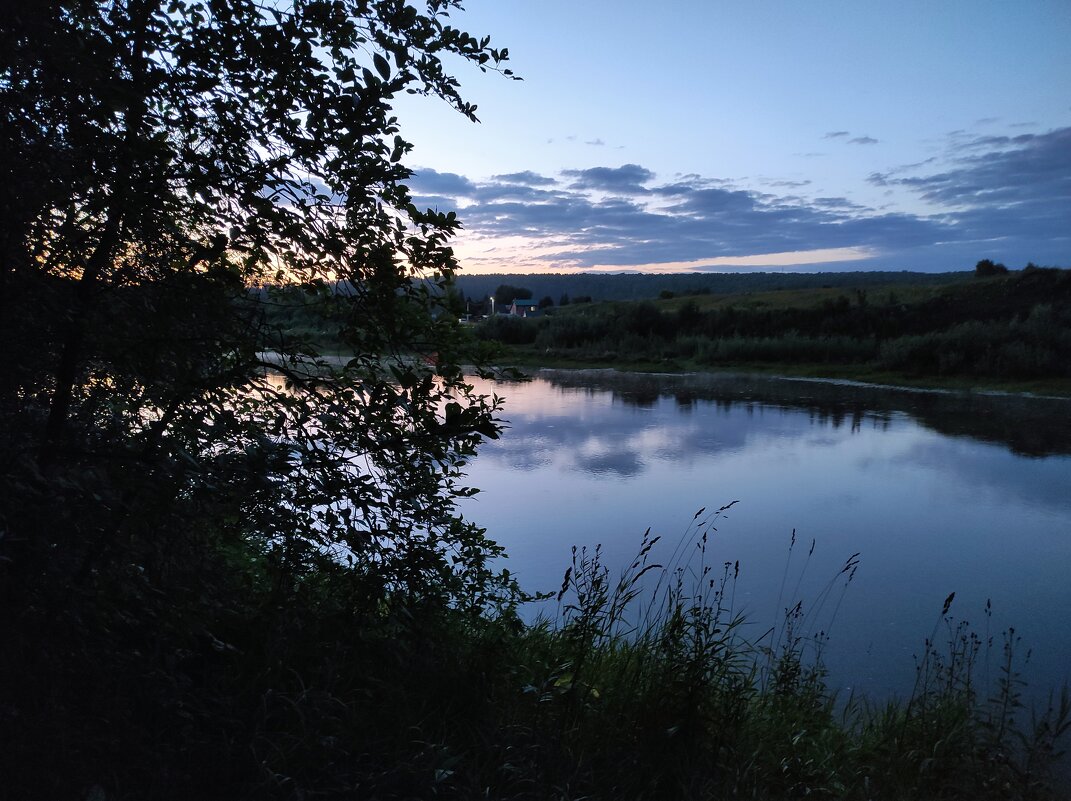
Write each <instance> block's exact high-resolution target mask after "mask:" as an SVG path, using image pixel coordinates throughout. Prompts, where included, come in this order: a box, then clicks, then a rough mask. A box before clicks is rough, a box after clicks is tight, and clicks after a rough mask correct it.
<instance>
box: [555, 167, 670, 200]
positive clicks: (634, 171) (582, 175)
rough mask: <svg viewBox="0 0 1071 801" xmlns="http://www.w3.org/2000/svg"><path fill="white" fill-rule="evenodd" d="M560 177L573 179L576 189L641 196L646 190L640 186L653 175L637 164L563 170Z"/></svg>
mask: <svg viewBox="0 0 1071 801" xmlns="http://www.w3.org/2000/svg"><path fill="white" fill-rule="evenodd" d="M562 175H568V176H569V177H571V178H574V179H575V180H574V181H573V186H574V187H575V188H577V189H601V190H604V191H607V192H630V193H636V194H642V193H643V192H646V191H647V190H646V189H644V188H643V187H642V186H641V184H643V183H645V182H646V181H650V180H651V179H652V178H654V177H655V176H654V173H653V172H651V171H650V170H648V169H645V168H644V167H641V166H640V165H639V164H624V165H622V166H620V167H591V168H589V169H586V170H563V171H562Z"/></svg>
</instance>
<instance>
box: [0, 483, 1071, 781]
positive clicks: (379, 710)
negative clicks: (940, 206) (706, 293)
mask: <svg viewBox="0 0 1071 801" xmlns="http://www.w3.org/2000/svg"><path fill="white" fill-rule="evenodd" d="M731 506H732V504H729V505H727V506H725V507H722V508H720V509H714V510H712V511H707V510H700V511H699V512H698V513H697V514H696V515H695V516H694V517H693V519H692V520H691V522H690V524H689V525H688V526H687V529H686V531H685V532H684V533H683V534H682V535H681V537H680V538H679V539H678V541H677V542H675V543H664V542H661V541H660V540H659V539H658V537H656V536H654V535H652V534H651V533H650V532H647V534H646V535H645V536H644V537H643V538H642V540H641V543H640V547H639V548H638V551H637V555H636V557H635V558H634V559H633V560H631V561H630V562H629V563H628V565H627V566H626V568H625V569H624V570H623V571H622V572H621V573H620V574H619V575H615V574H614V573H613V572H612V571H611V570H610V568H609V567H608V565H607V564H606V563H605V561H604V559H603V554H602V551H601V549H600V548H598V547H595V548H592V549H584V548H578V549H576V550H575V551H574V552H573V555H572V560H571V564H570V565H569V567H568V570H567V571H566V573H565V576H564V579H563V582H562V584H561V586H560V588H559V591H558V592H557V593H556V594H554V595H552V596H549V597H547V598H546V599H545V601H546V602H548V603H552V604H555V605H556V606H555V607H554V612H553V613H552V614H549V615H548V616H547V617H545V618H543V619H541V620H539V621H538V622H536V623H534V624H528V625H526V624H524V623H522V622H521V620H520V619H519V618H518V617H517V615H516V614H514V611H513V610H512V609H510V608H509V607H508V606H507V607H504V608H501V609H499V610H498V613H497V614H495V615H491V616H475V615H473V614H471V613H470V612H469V611H467V610H462V609H452V608H445V609H444V608H442V607H441V606H437V605H434V604H431V605H422V604H419V603H414V602H412V600H411V599H404V598H398V599H391V602H390V603H384V604H381V605H379V606H377V607H376V608H375V609H374V610H373V611H369V609H368V607H367V605H366V604H363V603H362V602H361V600H360V598H359V597H355V596H354V594H353V593H354V592H355V590H356V589H358V588H355V587H354V585H353V584H352V583H351V581H350V579H349V578H348V576H347V574H346V573H345V571H342V570H338V571H331V570H330V569H326V568H325V570H324V572H322V573H321V574H320V575H318V576H317V577H315V581H314V582H313V581H310V582H309V583H308V584H307V585H306V586H304V587H303V589H302V591H301V592H299V593H296V594H295V595H294V600H293V603H292V604H291V605H289V606H285V607H279V606H272V605H268V604H264V603H262V602H261V601H259V600H257V596H256V595H255V592H256V589H257V588H256V587H252V586H251V587H249V588H248V599H247V600H246V601H244V602H242V603H229V604H228V605H227V606H226V607H225V608H221V612H220V619H219V621H217V622H216V623H215V624H213V627H212V632H213V636H212V637H211V638H209V637H208V635H207V630H206V632H205V636H204V637H201V636H185V637H176V636H173V635H172V634H170V633H169V631H170V630H169V629H167V628H166V627H163V628H161V627H158V626H156V627H153V628H152V631H151V634H152V636H153V637H155V638H156V639H153V640H146V638H147V637H148V636H149V634H150V632H148V631H146V632H143V633H142V632H134V631H132V632H127V633H126V634H124V636H125V637H127V638H129V639H130V642H134V643H141V642H142V641H143V640H145V641H148V642H151V643H154V645H153V648H152V649H146V648H144V647H142V646H140V645H139V646H138V647H136V648H133V647H130V646H129V644H128V645H127V647H125V648H124V646H123V643H125V642H126V640H125V639H123V638H122V637H119V634H123V632H118V633H116V634H114V635H112V636H111V637H110V638H102V636H101V635H99V633H98V634H95V635H94V636H92V637H85V638H83V639H81V640H78V639H77V637H78V631H76V630H74V629H72V630H71V632H70V633H71V640H72V642H74V641H77V643H78V646H77V648H76V649H75V650H74V651H72V653H73V654H75V655H77V656H78V657H79V658H78V659H77V660H66V659H65V660H64V661H63V663H62V664H59V663H57V662H56V661H55V660H54V659H52V658H51V657H50V655H49V652H48V650H47V649H44V648H41V647H36V646H35V643H36V641H34V640H33V639H32V636H31V635H32V631H30V630H27V631H26V632H24V634H23V636H22V638H21V639H20V640H18V641H12V642H11V643H9V645H11V646H12V647H21V648H24V649H26V650H25V653H24V654H23V655H22V656H20V657H19V659H20V661H21V662H22V663H24V664H33V665H35V666H37V669H35V670H34V671H27V672H26V673H25V674H24V675H23V676H22V677H21V679H20V682H21V684H20V688H21V691H22V692H23V693H24V694H25V695H26V696H27V698H29V699H30V701H28V702H27V704H26V705H25V707H24V708H25V709H27V710H33V713H34V714H32V715H26V716H24V717H21V718H19V719H18V720H17V721H16V720H15V719H14V718H12V716H11V713H10V712H9V710H6V709H0V722H3V723H4V725H5V730H6V731H14V729H15V726H16V723H17V727H18V731H19V736H18V737H17V738H16V737H11V738H9V739H7V740H6V741H5V747H4V749H3V750H2V751H0V777H2V779H3V781H2V782H0V798H5V799H6V798H19V799H30V800H32V799H45V798H49V799H51V798H73V799H85V798H93V799H97V801H111V800H113V799H114V800H117V801H118V800H123V799H176V800H177V799H186V798H204V799H217V798H218V799H243V798H257V799H285V800H286V801H291V800H294V799H351V798H370V799H371V798H375V799H424V798H447V799H476V798H482V799H502V800H503V801H506V800H512V799H518V800H519V799H531V800H532V801H535V800H536V799H561V801H566V799H569V800H577V801H578V800H579V799H615V800H616V799H686V800H687V799H696V800H699V799H703V800H704V801H707V800H709V801H719V800H720V799H790V798H827V799H859V801H869V800H870V799H882V801H897V800H898V799H903V800H904V801H907V800H908V799H912V800H914V799H972V800H973V799H983V800H985V799H1024V800H1025V799H1039V800H1043V799H1059V798H1066V797H1067V795H1066V792H1065V791H1063V790H1062V788H1061V785H1060V784H1059V780H1060V778H1061V777H1060V776H1059V775H1057V773H1056V772H1055V771H1056V770H1057V769H1058V768H1059V766H1060V764H1061V762H1060V759H1061V753H1062V752H1061V749H1060V745H1061V742H1062V738H1063V737H1064V736H1065V735H1066V732H1067V730H1068V728H1069V726H1071V700H1069V698H1068V695H1067V693H1066V692H1064V693H1062V694H1061V695H1059V696H1058V697H1054V698H1053V699H1052V700H1051V702H1050V704H1049V706H1048V707H1047V708H1045V709H1042V710H1039V711H1037V712H1036V713H1031V712H1029V711H1028V710H1026V709H1025V708H1024V706H1023V700H1022V681H1021V678H1020V676H1019V673H1018V671H1019V666H1020V664H1021V659H1020V643H1019V641H1018V638H1017V637H1016V635H1015V633H1014V632H1013V631H1008V632H1006V633H1005V635H1004V637H1003V639H1002V638H1001V637H1000V636H999V635H991V634H990V632H989V631H988V629H987V630H986V631H985V632H983V633H981V634H977V633H974V632H971V631H970V630H969V629H968V628H967V627H966V626H965V625H963V624H960V623H957V622H956V621H955V620H954V619H953V618H952V617H951V606H952V603H953V598H952V597H950V598H949V599H948V602H947V603H946V604H945V606H944V608H943V609H941V610H939V614H937V615H936V620H935V624H934V627H933V630H932V631H931V632H930V633H929V636H928V637H926V639H925V647H924V649H923V650H922V652H921V655H920V658H919V660H918V665H917V672H916V682H915V687H914V690H913V692H912V693H911V694H910V696H909V697H908V698H906V699H904V700H899V701H896V700H894V701H890V702H885V703H879V702H876V701H873V700H870V699H867V698H865V697H862V696H858V695H852V696H849V697H848V698H839V697H838V696H837V694H836V692H835V690H834V688H831V687H830V686H829V685H828V684H827V680H826V673H825V670H824V667H823V663H822V649H823V646H824V643H825V642H826V640H827V638H828V637H832V638H833V639H834V640H835V638H836V627H835V623H836V616H837V611H838V609H839V605H840V603H841V602H842V600H843V599H844V597H845V593H848V594H849V595H850V592H851V590H850V584H851V581H852V578H853V576H854V574H855V567H856V565H857V563H858V562H857V557H856V556H852V557H851V558H849V559H847V560H846V561H845V563H844V564H843V566H842V568H841V569H840V570H839V571H838V572H837V573H836V574H835V575H834V576H832V577H831V578H830V580H829V581H828V582H827V583H826V584H825V586H824V587H822V588H821V589H820V590H819V592H818V593H817V594H816V595H815V596H814V597H809V598H806V599H801V598H800V597H799V592H800V587H801V586H803V585H804V584H805V583H806V582H803V580H802V576H803V575H804V574H805V573H806V572H807V571H809V570H813V566H812V565H811V564H810V561H811V554H812V553H813V550H814V546H813V541H812V542H811V543H804V542H797V541H796V538H795V536H794V535H793V537H792V538H791V539H790V542H789V549H788V555H787V558H786V565H785V571H784V576H783V579H782V582H781V590H780V595H781V597H780V598H779V600H778V607H779V608H781V609H782V610H783V614H782V615H781V617H780V619H779V620H777V621H776V622H773V623H772V624H771V625H770V626H769V628H768V629H767V630H764V631H761V632H760V633H758V634H757V635H751V634H750V633H749V632H750V631H751V627H749V626H746V625H745V620H744V617H743V616H742V614H741V612H740V609H739V608H738V604H737V601H736V585H737V579H738V576H739V573H740V566H739V565H738V564H737V563H736V562H726V561H722V560H720V559H718V558H717V547H716V541H717V531H718V528H719V527H720V526H721V525H722V521H723V520H724V517H725V513H726V512H727V510H728V509H729V508H730V507H731ZM666 552H668V554H667V556H666V558H665V559H664V561H662V560H659V558H658V554H659V553H666ZM395 601H396V602H395ZM935 611H937V610H935ZM986 620H987V625H988V620H989V618H988V616H987V618H986ZM224 622H226V624H227V625H226V626H224V625H223V623H224ZM81 625H82V626H83V627H92V626H93V625H95V624H94V622H93V621H92V620H85V621H83V622H82V623H81ZM831 630H832V633H830V631H831ZM45 642H46V644H47V643H48V642H50V641H45ZM51 647H53V648H54V647H55V644H54V643H53V644H52V646H51ZM8 653H9V654H10V648H9V650H8ZM0 658H3V652H0ZM61 668H62V669H61ZM56 677H63V678H64V680H65V681H66V682H68V683H70V686H69V687H68V684H65V683H63V682H57V680H56ZM35 760H36V762H35ZM1062 764H1064V765H1065V766H1066V763H1062ZM49 766H51V767H49ZM1064 778H1066V774H1065V776H1064Z"/></svg>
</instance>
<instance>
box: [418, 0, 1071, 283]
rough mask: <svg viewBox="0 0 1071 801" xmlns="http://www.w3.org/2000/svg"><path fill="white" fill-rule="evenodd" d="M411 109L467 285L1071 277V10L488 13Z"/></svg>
mask: <svg viewBox="0 0 1071 801" xmlns="http://www.w3.org/2000/svg"><path fill="white" fill-rule="evenodd" d="M455 24H457V25H458V26H459V27H461V28H463V29H465V30H468V31H469V32H471V33H473V34H477V35H479V34H484V33H486V34H488V35H490V36H491V37H492V42H493V43H494V44H496V45H497V46H499V47H503V46H504V47H508V48H509V51H510V57H511V66H512V68H513V69H514V70H515V71H516V72H517V73H518V74H520V75H521V76H523V78H524V80H523V81H508V80H505V79H501V78H499V77H498V76H495V75H490V74H487V75H483V74H480V73H479V72H478V71H477V70H475V69H467V68H465V67H466V65H458V66H459V69H458V77H459V78H460V80H461V83H462V87H463V89H464V90H465V94H466V97H467V99H469V100H470V101H472V102H475V103H477V104H478V106H479V109H478V112H477V113H478V115H479V117H480V119H481V123H480V124H479V125H473V124H471V123H469V122H468V121H467V120H465V119H464V118H462V117H461V116H460V115H457V114H456V113H454V112H451V110H450V109H448V108H446V107H445V106H444V105H443V104H436V103H432V102H430V101H428V100H427V99H419V98H418V99H409V98H406V99H404V100H403V101H401V102H400V103H399V104H398V114H399V118H400V120H401V123H402V127H403V133H404V134H405V135H406V136H407V137H408V138H409V139H410V141H412V142H413V143H414V146H415V149H414V152H413V153H412V154H411V157H410V160H409V163H410V165H411V166H412V167H413V168H414V169H415V170H416V175H415V176H414V178H413V180H412V182H411V186H412V188H413V191H414V194H415V195H416V196H417V198H418V202H419V203H421V204H423V205H427V206H431V207H435V208H439V209H440V210H449V209H456V210H457V211H458V212H459V215H460V217H461V219H462V221H463V222H464V224H465V231H464V232H463V233H462V234H461V235H460V236H459V237H458V239H457V241H456V242H455V250H456V251H457V253H458V255H459V257H460V258H461V262H462V266H463V268H464V269H465V270H466V271H469V272H543V271H550V272H568V271H574V270H612V271H622V270H642V271H645V272H658V271H680V270H697V269H698V270H702V269H717V270H725V269H749V270H753V269H771V268H777V269H794V270H816V269H889V270H900V269H912V270H930V271H934V270H953V269H969V268H971V267H973V265H974V263H975V262H976V261H977V260H978V259H980V258H993V259H996V260H999V261H1003V262H1005V263H1006V264H1008V265H1009V266H1011V267H1021V266H1022V265H1023V264H1025V263H1026V262H1027V261H1034V262H1035V263H1038V264H1059V265H1063V266H1071V47H1068V42H1071V2H1068V1H1067V0H1054V1H1053V2H1041V1H1040V0H1039V1H1037V2H1031V1H1030V0H1019V1H1018V2H1015V3H1012V2H984V1H983V0H973V2H959V0H942V2H940V3H934V2H932V0H931V2H905V1H904V0H901V1H900V2H895V3H893V2H859V0H855V2H833V1H830V0H822V2H810V3H802V2H789V1H787V0H786V1H785V2H772V1H771V2H764V1H763V0H751V2H743V1H741V2H736V1H735V0H734V1H733V2H719V1H718V0H708V1H707V2H694V1H693V0H663V2H662V3H659V4H654V3H638V2H627V1H624V0H619V2H614V3H611V2H605V0H571V1H570V2H564V1H563V0H469V2H468V3H466V11H465V13H463V14H458V15H457V16H456V19H455Z"/></svg>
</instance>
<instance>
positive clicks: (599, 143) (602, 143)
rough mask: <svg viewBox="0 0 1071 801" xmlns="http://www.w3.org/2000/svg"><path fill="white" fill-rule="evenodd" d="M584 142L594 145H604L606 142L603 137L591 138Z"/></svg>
mask: <svg viewBox="0 0 1071 801" xmlns="http://www.w3.org/2000/svg"><path fill="white" fill-rule="evenodd" d="M584 144H585V145H593V146H594V147H602V146H603V145H605V144H606V143H605V142H604V141H602V140H601V139H590V140H588V141H586V142H584Z"/></svg>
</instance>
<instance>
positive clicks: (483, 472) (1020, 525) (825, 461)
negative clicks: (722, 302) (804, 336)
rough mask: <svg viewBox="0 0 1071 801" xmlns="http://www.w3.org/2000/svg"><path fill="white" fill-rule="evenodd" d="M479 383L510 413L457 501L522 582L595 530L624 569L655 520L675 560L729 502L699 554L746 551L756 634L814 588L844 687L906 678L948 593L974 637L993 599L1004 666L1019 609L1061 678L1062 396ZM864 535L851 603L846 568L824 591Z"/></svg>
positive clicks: (875, 686)
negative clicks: (707, 547) (698, 523)
mask: <svg viewBox="0 0 1071 801" xmlns="http://www.w3.org/2000/svg"><path fill="white" fill-rule="evenodd" d="M477 383H478V385H479V388H480V389H481V391H484V392H486V393H488V394H489V393H491V392H496V393H498V394H499V395H501V396H503V397H504V398H505V399H506V407H505V412H504V415H503V416H504V417H505V418H506V419H507V420H508V421H509V428H508V430H507V431H506V432H505V434H504V435H503V436H502V438H501V439H500V440H498V441H496V442H492V443H488V444H486V445H485V446H484V447H483V449H482V450H481V452H480V455H479V456H478V457H477V458H476V459H475V460H474V461H473V463H472V464H471V465H470V469H469V477H470V482H469V483H470V484H471V485H472V486H476V487H479V488H480V489H481V490H482V491H481V492H480V493H479V495H477V496H476V497H475V498H473V499H472V500H471V501H467V502H466V503H465V504H464V506H463V511H464V512H465V514H466V516H468V517H469V518H471V519H473V520H475V521H476V522H478V523H479V524H481V525H483V526H486V528H487V529H488V532H489V534H490V535H491V536H492V537H493V538H494V539H496V540H497V541H498V542H500V543H502V544H503V545H505V546H506V548H507V550H508V553H509V555H510V558H509V560H508V562H507V563H506V564H507V566H508V567H509V568H510V569H511V570H512V571H513V572H514V573H515V574H517V575H518V576H519V578H520V581H521V583H522V586H524V587H525V588H526V589H529V590H555V589H557V587H558V586H559V585H560V583H561V578H562V574H563V572H564V569H565V567H566V566H567V565H568V564H569V560H570V548H571V546H573V545H587V546H589V547H590V546H594V545H595V544H602V546H603V551H604V554H605V561H606V563H607V564H608V565H610V566H611V568H612V569H613V571H614V572H615V574H616V572H617V571H618V570H619V569H620V568H621V567H623V566H625V565H626V564H628V562H630V561H631V557H632V556H633V555H634V554H635V552H636V549H637V547H638V546H639V543H640V540H641V537H642V535H643V532H644V530H645V529H646V528H647V527H648V526H649V527H651V529H652V533H654V534H658V535H661V536H662V537H663V538H664V539H663V542H662V543H661V544H660V545H661V546H666V547H663V550H662V551H661V553H660V556H661V558H662V559H663V560H664V559H667V558H668V556H669V552H670V551H672V550H673V548H674V547H675V546H676V545H677V543H678V542H680V541H681V539H682V537H686V536H688V529H689V526H690V524H691V522H692V518H693V515H694V514H695V513H696V511H697V510H699V509H700V508H701V507H707V508H708V509H715V508H717V507H719V506H722V505H723V504H726V503H729V502H730V501H738V503H737V504H736V505H735V506H733V508H732V509H731V510H729V512H728V513H727V515H726V517H725V519H723V520H720V521H719V522H717V523H716V526H717V529H718V530H717V532H716V533H715V534H714V535H713V540H712V550H713V557H712V558H710V559H708V561H712V562H716V563H717V564H719V565H720V564H721V562H723V561H733V562H735V561H736V560H739V562H740V578H739V581H738V583H737V590H736V606H737V607H738V608H739V609H742V610H743V611H744V612H745V613H747V615H748V618H749V620H750V621H752V622H751V624H750V629H749V630H748V631H749V632H750V633H751V635H752V636H755V637H758V636H759V635H760V634H761V633H762V631H764V630H766V629H767V628H769V627H770V626H772V625H774V624H775V623H776V622H777V621H778V620H779V613H778V607H779V605H778V596H779V594H781V595H782V599H781V604H780V607H782V608H783V607H784V606H786V605H792V604H794V603H795V601H797V600H802V601H803V604H804V611H805V612H806V613H808V617H807V621H808V622H807V624H806V625H807V630H808V631H811V632H812V633H813V632H816V631H819V630H828V631H829V634H830V641H829V643H828V645H827V646H826V650H825V655H826V661H827V663H828V665H829V667H830V671H831V680H832V682H833V683H834V684H836V685H837V686H839V687H844V688H859V689H861V690H865V691H867V692H869V693H873V694H878V695H881V694H886V693H901V694H902V693H906V692H908V691H910V688H911V685H912V683H913V681H914V659H913V657H914V655H916V654H921V652H922V647H923V640H924V638H925V637H927V636H928V635H929V634H930V633H931V631H932V630H933V628H934V625H935V624H936V622H937V621H938V619H939V618H940V612H941V605H942V602H943V601H944V599H945V597H946V596H947V595H948V594H949V593H951V592H955V593H956V598H955V602H954V603H953V606H952V612H953V613H955V614H956V615H957V617H958V618H960V619H966V620H968V621H970V623H971V624H972V625H973V626H974V628H975V629H976V630H977V631H978V632H979V634H981V635H983V636H984V635H985V633H986V631H987V620H986V617H985V614H984V608H985V605H986V601H987V599H991V600H992V605H993V617H992V621H991V622H989V623H988V630H989V632H990V633H992V634H994V635H996V636H997V639H996V646H997V650H996V652H994V654H993V656H992V658H991V660H990V664H991V667H990V671H991V674H992V677H993V678H994V679H995V677H996V668H997V662H998V659H997V657H998V655H999V646H1000V637H999V635H1000V632H1001V631H1002V630H1004V629H1006V628H1007V627H1008V626H1014V627H1015V629H1016V633H1017V634H1018V635H1021V637H1022V645H1021V647H1020V650H1019V654H1020V656H1021V657H1024V658H1025V657H1026V655H1027V650H1028V649H1030V650H1031V651H1032V653H1031V654H1030V657H1029V662H1028V663H1027V664H1026V666H1025V668H1024V675H1025V677H1026V678H1027V679H1028V680H1029V682H1030V684H1031V685H1032V687H1033V688H1035V689H1036V690H1038V691H1040V690H1041V689H1042V688H1045V689H1046V690H1047V689H1048V688H1049V687H1051V686H1053V685H1056V684H1059V683H1060V682H1063V681H1066V680H1068V678H1071V671H1069V663H1071V401H1066V400H1058V399H1032V398H1022V397H1006V396H1005V397H1001V396H985V395H977V394H976V395H953V394H947V393H944V394H942V393H925V392H917V391H896V390H885V389H878V388H873V387H865V386H858V385H850V384H829V383H822V382H814V381H803V380H790V379H771V378H760V377H751V376H650V375H646V376H645V375H625V374H616V373H610V372H604V371H584V372H579V371H542V372H541V373H539V374H538V377H537V378H535V379H534V380H532V381H530V382H525V383H515V382H508V383H507V382H497V383H491V382H483V383H480V382H477ZM793 529H795V531H796V546H795V548H794V550H793V551H792V553H791V556H790V554H789V543H790V538H791V535H792V531H793ZM812 541H813V542H814V552H813V555H812V556H810V558H809V559H807V552H808V551H809V550H810V548H811V544H812ZM856 552H858V553H859V554H860V565H859V568H858V571H857V573H856V575H855V577H854V580H853V581H852V582H851V584H850V586H848V588H847V590H846V591H845V592H844V593H843V598H844V600H843V602H842V603H840V604H839V605H838V603H837V599H838V598H840V597H841V589H840V586H841V584H843V582H840V584H836V585H835V590H834V592H833V594H832V595H831V596H830V599H829V600H828V601H827V602H826V603H825V604H824V605H823V606H821V608H819V607H818V599H819V598H820V596H821V589H822V587H823V586H825V585H827V584H828V583H829V581H830V580H831V579H833V578H834V576H836V574H837V571H838V570H839V569H840V567H841V566H842V565H843V564H844V562H845V560H846V559H848V558H849V557H850V556H851V555H852V554H854V553H856ZM786 570H787V573H788V579H787V581H786V580H785V578H784V577H785V574H786ZM797 587H798V589H797ZM790 595H791V596H793V597H792V600H791V601H790V600H789V596H790ZM939 639H944V638H942V637H941V635H940V634H939Z"/></svg>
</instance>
